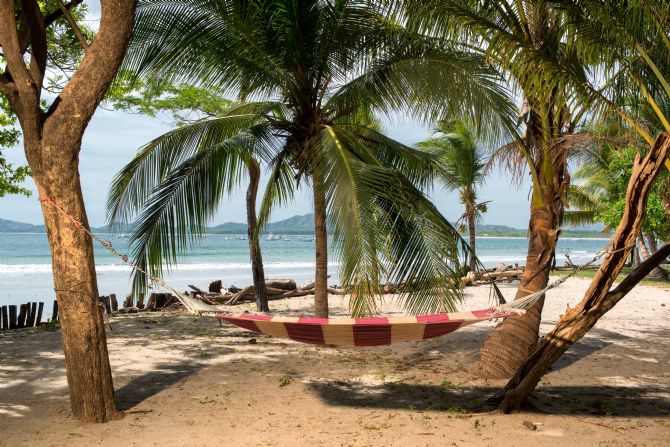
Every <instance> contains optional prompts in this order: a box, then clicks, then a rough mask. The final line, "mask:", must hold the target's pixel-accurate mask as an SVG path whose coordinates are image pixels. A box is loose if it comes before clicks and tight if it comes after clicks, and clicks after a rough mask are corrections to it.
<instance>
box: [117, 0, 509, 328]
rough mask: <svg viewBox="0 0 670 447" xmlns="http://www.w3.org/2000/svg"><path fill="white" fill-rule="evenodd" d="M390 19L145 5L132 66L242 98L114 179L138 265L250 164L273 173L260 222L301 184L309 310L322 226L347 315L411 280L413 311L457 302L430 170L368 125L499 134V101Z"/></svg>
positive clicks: (480, 69)
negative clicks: (432, 124)
mask: <svg viewBox="0 0 670 447" xmlns="http://www.w3.org/2000/svg"><path fill="white" fill-rule="evenodd" d="M400 23H401V22H398V21H393V20H391V19H389V18H388V17H387V16H385V15H384V14H382V13H381V12H380V10H379V9H378V8H377V5H376V4H375V3H374V2H369V1H345V0H331V1H323V0H321V1H317V0H300V1H296V0H256V1H249V2H247V1H245V2H239V1H232V0H190V1H186V0H181V1H179V0H178V1H173V0H170V1H168V0H145V1H144V2H141V3H140V5H139V7H138V10H137V23H136V26H135V31H134V36H133V42H132V43H131V51H130V56H129V57H128V58H127V60H126V67H127V68H128V69H130V70H132V71H134V72H136V73H138V74H139V76H141V77H146V78H152V77H162V78H164V79H166V80H167V81H181V80H184V81H188V82H190V83H193V84H196V85H200V86H214V87H216V88H220V89H224V90H225V91H231V92H237V94H238V96H239V97H240V98H242V99H244V100H245V101H247V102H246V103H243V104H240V105H238V106H236V107H233V108H231V109H230V110H229V111H228V113H227V114H226V115H224V116H221V117H218V118H215V119H211V120H206V121H203V122H200V123H196V124H193V125H190V126H185V127H183V128H181V129H177V130H175V131H172V132H169V133H167V134H166V135H163V136H162V137H159V138H158V139H156V140H154V141H152V142H151V143H149V144H148V145H146V146H145V147H143V148H142V149H141V150H140V152H139V153H138V155H137V156H136V158H135V159H134V160H133V161H132V162H131V163H130V164H129V165H128V166H126V167H125V168H124V169H123V171H122V172H120V173H119V175H118V176H117V178H116V180H115V182H114V184H113V185H112V190H111V194H110V199H109V211H110V213H109V216H110V218H111V219H113V220H117V219H121V220H130V218H132V217H137V222H138V223H137V226H136V229H135V231H134V232H133V236H132V238H133V241H132V243H133V257H134V259H135V262H136V263H137V265H138V266H140V267H146V268H148V269H149V270H150V271H151V272H152V273H154V274H157V275H159V274H161V272H162V268H163V265H167V266H170V265H172V264H173V263H174V262H176V260H177V258H178V256H179V255H181V254H183V253H184V251H185V250H186V249H187V247H188V245H189V244H190V243H192V242H193V241H194V240H195V239H197V236H198V234H200V233H201V232H202V230H203V229H204V226H205V224H206V222H207V220H208V219H209V218H210V217H211V216H212V215H213V214H214V212H215V211H216V209H217V206H218V204H219V201H220V198H221V196H222V195H223V194H225V193H226V192H227V191H230V190H231V189H232V188H233V187H234V186H235V184H236V183H237V182H238V181H239V179H240V178H241V177H242V173H241V171H242V169H243V168H244V163H243V160H246V159H248V158H249V157H250V156H253V157H254V158H255V159H257V160H259V161H261V162H262V163H263V164H264V165H265V166H266V167H267V170H268V172H269V182H268V185H267V187H266V190H265V191H264V196H263V199H262V201H261V206H260V211H259V216H258V221H259V225H261V226H262V225H264V224H265V223H267V222H268V219H269V217H270V215H271V210H272V209H273V207H274V206H277V205H284V204H287V203H289V202H290V201H291V200H292V198H293V195H294V192H295V191H296V189H297V188H298V187H299V186H302V187H309V188H311V190H312V195H313V206H314V215H315V236H316V278H315V283H316V294H315V311H316V315H317V316H319V317H325V316H327V315H328V301H327V284H326V279H327V276H328V272H327V262H328V245H327V241H328V235H327V225H326V221H327V220H329V221H330V222H331V225H332V228H333V238H334V249H335V255H336V257H337V259H338V261H339V262H340V280H341V282H342V283H343V284H345V285H347V286H348V288H349V291H350V292H351V294H352V300H351V306H352V307H351V311H352V313H354V314H366V313H372V312H374V311H375V300H374V299H371V297H374V295H375V294H376V293H377V292H378V291H379V287H378V286H379V282H380V281H381V280H382V279H386V280H388V281H392V282H402V281H408V280H411V281H413V284H414V285H415V286H414V287H412V290H411V292H409V293H408V294H407V295H406V296H405V304H406V306H407V309H408V310H409V311H411V312H420V311H429V310H439V309H442V310H445V309H449V308H453V304H454V302H455V300H456V299H457V298H458V297H459V291H458V290H457V289H456V288H455V285H456V284H457V283H458V281H457V280H456V278H457V277H458V275H459V269H460V266H459V263H458V262H457V258H458V245H459V243H460V238H459V236H458V234H457V232H456V231H455V230H454V229H453V228H452V227H451V226H450V225H449V223H448V222H447V221H446V219H444V217H443V216H441V215H440V214H439V212H438V211H437V210H436V209H435V207H434V206H433V205H432V204H431V203H430V201H429V200H427V198H426V197H425V195H424V194H423V193H422V189H423V188H425V187H426V186H427V185H429V184H430V182H431V181H432V179H433V178H434V175H435V163H434V161H433V159H432V157H431V156H430V155H428V154H425V153H422V152H420V151H417V150H414V149H412V148H410V147H407V146H404V145H402V144H400V143H398V142H396V141H394V140H392V139H390V138H388V137H386V136H385V135H383V134H382V133H381V132H379V131H378V130H377V129H375V126H371V125H368V124H367V123H370V122H371V118H372V117H373V116H374V114H380V113H381V114H391V113H394V112H396V111H398V110H403V111H405V112H406V113H412V114H414V115H415V116H421V117H422V118H424V119H426V120H429V119H434V118H435V117H436V116H445V115H446V114H450V113H452V114H459V116H468V117H471V118H473V119H474V117H473V115H475V114H476V115H480V116H478V118H479V121H480V122H486V123H491V125H492V127H496V126H502V125H503V124H504V120H503V118H501V117H505V116H509V115H510V113H511V108H510V106H509V102H508V100H507V99H506V94H505V91H504V90H503V88H502V87H501V86H500V78H499V77H498V76H497V75H496V74H495V73H494V72H493V71H492V70H491V69H490V68H488V67H487V65H486V64H484V61H483V57H481V56H479V55H475V54H471V53H463V52H462V50H460V49H455V48H453V47H452V46H451V45H450V44H449V43H448V42H446V41H444V40H440V39H437V38H428V37H422V36H418V35H416V34H414V33H412V32H410V31H408V30H407V29H405V28H404V27H403V26H401V25H400ZM175 61H178V63H175ZM455 280H456V281H455ZM133 281H134V284H135V286H137V288H142V287H145V286H146V282H145V279H144V278H143V277H142V276H141V275H137V274H136V275H134V280H133Z"/></svg>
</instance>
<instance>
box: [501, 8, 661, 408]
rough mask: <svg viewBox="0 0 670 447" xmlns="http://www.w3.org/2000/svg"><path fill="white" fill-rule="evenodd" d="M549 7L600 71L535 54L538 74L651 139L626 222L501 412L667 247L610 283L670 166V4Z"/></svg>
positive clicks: (524, 368) (629, 192)
mask: <svg viewBox="0 0 670 447" xmlns="http://www.w3.org/2000/svg"><path fill="white" fill-rule="evenodd" d="M551 4H552V6H553V7H555V8H557V9H559V10H560V11H562V12H564V13H565V14H566V15H568V16H569V22H570V24H571V26H572V27H573V28H574V36H575V38H577V39H578V40H579V42H580V51H583V52H584V54H586V55H588V57H593V56H596V58H597V62H598V63H599V68H600V70H601V71H600V74H601V76H599V77H598V78H597V79H595V80H594V79H589V80H587V82H583V81H580V80H579V79H575V78H574V76H571V74H570V73H569V72H568V71H565V70H563V69H562V68H561V67H558V66H557V65H556V64H554V63H553V62H552V61H549V60H544V59H541V58H536V60H535V64H536V66H537V69H538V73H540V75H539V76H538V78H539V79H543V80H549V78H552V77H555V76H557V75H558V74H561V73H562V75H563V76H564V78H565V80H566V81H568V82H570V83H571V84H572V85H573V87H574V88H575V89H576V90H577V91H579V92H580V95H582V94H583V95H584V96H587V97H589V98H590V99H591V100H592V101H593V103H594V106H595V107H594V109H593V110H594V112H596V114H602V115H605V116H606V115H608V114H615V115H617V116H618V117H620V118H621V119H622V120H623V121H624V122H625V123H626V125H627V126H628V127H629V128H630V130H631V131H632V132H635V134H637V136H638V137H639V139H640V140H641V141H644V142H645V143H646V144H647V147H646V148H645V149H646V150H643V151H640V153H639V154H638V156H637V157H636V158H635V159H634V161H633V162H632V172H631V176H630V179H629V180H628V182H627V186H626V200H625V202H624V209H623V214H622V218H621V221H620V222H619V224H618V226H617V230H616V231H615V233H614V235H613V237H612V239H611V240H610V244H609V245H608V247H609V252H608V253H607V255H606V256H605V257H604V258H603V260H602V263H601V264H600V266H599V268H598V270H597V272H596V274H595V275H594V278H593V280H592V281H591V285H590V286H589V288H588V290H587V291H586V292H585V293H584V297H583V299H582V300H581V301H580V302H579V303H578V304H577V305H576V306H575V307H574V308H572V309H569V310H568V311H567V312H566V313H565V314H564V315H563V316H562V317H561V320H560V321H559V322H558V323H557V325H556V327H555V328H554V329H553V330H552V331H551V332H549V333H548V334H547V335H546V336H545V337H544V338H543V340H542V341H541V342H540V343H539V344H538V345H537V347H536V349H535V350H534V351H533V352H532V354H531V355H530V356H529V357H527V359H526V360H525V361H524V362H523V364H522V365H521V366H520V367H519V368H518V370H517V371H516V372H515V374H514V376H513V377H512V378H511V379H510V381H509V382H508V384H507V385H506V386H505V388H504V389H503V390H502V391H501V392H500V394H499V396H500V397H502V399H503V402H502V404H501V410H502V411H505V412H508V411H511V410H514V409H518V408H520V407H521V406H523V405H524V404H525V403H527V400H528V397H529V395H530V393H531V392H532V391H533V390H534V388H535V387H536V385H537V383H538V382H539V380H540V378H541V377H542V376H543V374H545V373H546V371H547V370H548V369H549V368H550V367H551V366H552V365H553V364H554V362H555V361H556V360H557V359H559V358H560V357H561V355H562V354H563V353H564V352H565V351H566V350H568V349H570V347H571V346H572V345H573V344H574V343H576V342H577V341H579V340H580V339H581V338H582V337H583V336H584V335H585V334H586V333H587V332H588V331H589V330H590V329H591V328H592V327H593V326H594V325H595V324H596V322H597V321H598V320H599V319H600V318H601V317H602V316H603V315H604V314H605V313H607V312H608V311H609V310H610V309H612V308H613V307H614V306H615V305H616V304H617V303H618V302H619V301H620V300H621V299H622V298H623V297H625V296H626V294H627V293H628V292H629V291H630V290H631V289H632V288H633V287H634V286H635V285H636V284H637V283H639V281H640V280H641V279H642V278H643V277H644V276H645V273H647V272H649V271H650V270H651V269H652V268H653V267H654V266H656V265H658V263H659V262H661V261H663V260H664V258H665V257H667V255H668V253H669V252H670V245H668V244H666V245H664V246H663V247H662V248H661V249H659V251H658V252H657V253H656V254H655V256H652V257H651V258H649V260H647V261H645V262H644V263H643V264H642V265H641V266H640V268H639V269H638V270H636V271H635V272H634V273H632V274H631V275H629V276H628V277H627V278H626V279H625V280H624V281H622V282H621V284H620V285H619V286H617V287H616V288H614V289H613V288H612V287H613V283H614V281H615V279H616V278H617V275H618V274H619V273H620V272H621V270H622V268H623V266H624V263H625V260H626V258H627V257H628V256H629V255H630V252H631V250H632V247H633V246H634V242H635V240H636V238H637V236H638V234H639V231H640V229H641V228H642V225H643V221H644V217H645V212H646V203H647V198H648V197H649V194H650V192H651V190H652V186H653V185H654V182H655V181H656V179H657V177H658V175H659V174H660V172H661V171H662V169H663V166H664V165H665V166H666V167H667V168H668V169H670V159H669V158H668V156H669V155H670V116H669V115H668V113H667V111H664V110H663V108H662V107H659V104H661V103H662V102H664V101H668V99H670V34H669V33H668V26H667V24H668V23H669V21H670V4H669V3H667V2H650V1H643V0H640V1H627V2H620V1H609V0H560V1H558V0H557V1H553V2H551ZM631 99H632V100H633V101H634V102H637V101H642V102H644V103H646V104H647V105H648V106H649V108H650V110H652V111H653V115H654V118H655V120H656V121H657V122H658V123H660V129H661V130H660V131H659V130H654V128H653V127H651V126H648V125H647V124H646V123H645V122H644V120H640V119H639V116H638V115H637V114H636V113H635V109H633V110H631V108H630V104H631Z"/></svg>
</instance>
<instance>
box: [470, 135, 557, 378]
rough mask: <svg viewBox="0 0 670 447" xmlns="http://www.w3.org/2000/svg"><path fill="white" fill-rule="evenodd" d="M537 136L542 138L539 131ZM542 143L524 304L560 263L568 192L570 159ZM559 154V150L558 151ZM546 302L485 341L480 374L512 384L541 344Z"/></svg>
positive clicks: (523, 282)
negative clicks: (510, 380)
mask: <svg viewBox="0 0 670 447" xmlns="http://www.w3.org/2000/svg"><path fill="white" fill-rule="evenodd" d="M536 135H543V134H542V132H541V131H540V130H537V131H536ZM542 138H546V136H544V137H537V141H536V143H535V145H536V146H537V147H544V148H545V149H544V150H540V151H538V155H537V159H536V160H535V166H537V170H536V172H537V180H536V184H534V185H533V197H532V200H531V210H530V222H529V224H528V254H527V256H526V266H525V268H524V271H523V275H522V278H521V284H520V285H519V289H518V291H517V294H516V297H515V299H522V298H524V297H526V296H528V295H531V294H533V293H536V292H538V291H540V290H542V289H544V288H545V287H546V286H547V283H548V282H549V272H550V270H551V268H552V267H553V263H554V260H555V250H556V244H557V242H558V237H559V234H560V223H561V220H562V218H563V196H564V193H565V191H566V189H567V188H568V186H569V178H568V176H567V175H566V165H567V162H566V160H567V155H565V153H564V154H563V155H559V154H554V153H552V152H550V150H549V148H553V147H554V146H552V144H551V142H549V143H546V144H545V143H544V141H545V140H543V139H542ZM554 150H555V148H554ZM543 307H544V297H542V298H541V299H539V300H538V301H537V302H536V303H535V304H534V305H533V306H532V307H531V308H530V309H528V312H526V314H525V315H523V316H519V317H513V318H506V319H505V320H503V321H502V322H501V323H500V324H498V326H496V328H495V330H494V331H493V332H492V333H491V334H490V335H489V336H488V337H487V339H486V340H485V341H484V345H483V346H482V348H481V350H480V353H479V354H480V358H479V362H478V364H477V368H476V372H477V373H478V374H479V375H481V376H482V377H485V378H490V379H503V378H509V377H511V375H512V374H513V373H514V371H516V370H517V368H518V367H519V366H520V365H521V364H522V363H523V361H524V360H525V359H526V357H527V356H528V355H529V354H530V353H531V352H533V350H534V349H535V347H536V346H537V341H538V339H539V328H540V320H541V317H542V308H543Z"/></svg>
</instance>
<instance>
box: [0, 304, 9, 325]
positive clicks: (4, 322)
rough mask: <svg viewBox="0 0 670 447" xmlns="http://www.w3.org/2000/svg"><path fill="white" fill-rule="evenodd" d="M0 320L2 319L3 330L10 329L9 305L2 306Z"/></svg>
mask: <svg viewBox="0 0 670 447" xmlns="http://www.w3.org/2000/svg"><path fill="white" fill-rule="evenodd" d="M0 321H2V330H3V331H6V330H7V329H9V314H8V313H7V306H2V308H0Z"/></svg>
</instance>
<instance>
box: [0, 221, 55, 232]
mask: <svg viewBox="0 0 670 447" xmlns="http://www.w3.org/2000/svg"><path fill="white" fill-rule="evenodd" d="M45 232H46V231H45V229H44V225H32V224H27V223H23V222H15V221H13V220H6V219H0V233H45Z"/></svg>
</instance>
